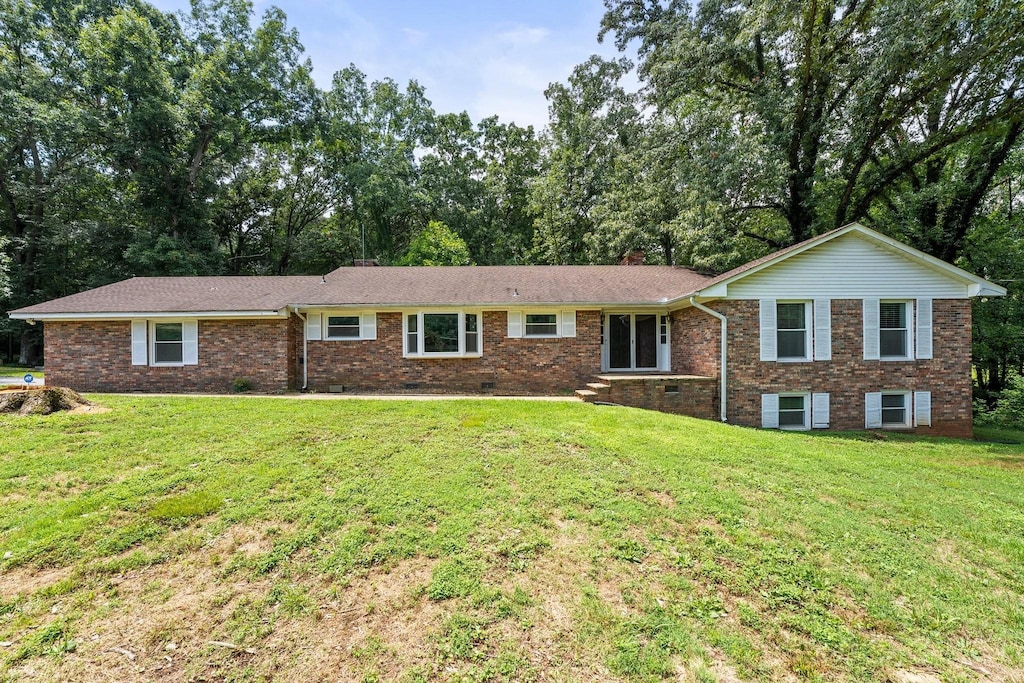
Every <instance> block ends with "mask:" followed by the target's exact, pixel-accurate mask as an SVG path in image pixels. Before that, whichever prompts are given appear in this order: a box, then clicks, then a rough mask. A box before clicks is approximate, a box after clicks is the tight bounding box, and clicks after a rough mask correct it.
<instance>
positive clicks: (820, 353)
mask: <svg viewBox="0 0 1024 683" xmlns="http://www.w3.org/2000/svg"><path fill="white" fill-rule="evenodd" d="M814 360H832V300H831V299H815V300H814ZM825 396H828V394H825Z"/></svg>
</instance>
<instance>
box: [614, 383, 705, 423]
mask: <svg viewBox="0 0 1024 683" xmlns="http://www.w3.org/2000/svg"><path fill="white" fill-rule="evenodd" d="M669 387H674V388H676V389H677V391H676V392H668V391H665V389H666V388H669ZM599 400H601V401H609V402H611V403H618V404H620V405H624V406H631V407H633V408H646V409H648V410H660V411H661V412H663V413H676V414H678V415H689V416H690V417H699V418H703V419H705V420H714V419H717V418H718V415H719V407H720V404H719V402H718V379H717V378H715V377H707V378H700V379H685V380H676V379H665V378H664V377H650V378H646V377H635V378H632V377H631V378H630V379H616V380H615V381H613V382H611V383H610V387H609V388H608V390H607V391H606V392H604V393H603V394H602V395H601V396H600V398H599Z"/></svg>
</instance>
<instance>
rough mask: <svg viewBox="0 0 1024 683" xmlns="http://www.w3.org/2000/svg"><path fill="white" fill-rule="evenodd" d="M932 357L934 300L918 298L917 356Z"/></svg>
mask: <svg viewBox="0 0 1024 683" xmlns="http://www.w3.org/2000/svg"><path fill="white" fill-rule="evenodd" d="M931 357H932V300H931V299H918V300H917V358H925V359H927V358H931Z"/></svg>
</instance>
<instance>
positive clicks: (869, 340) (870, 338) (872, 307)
mask: <svg viewBox="0 0 1024 683" xmlns="http://www.w3.org/2000/svg"><path fill="white" fill-rule="evenodd" d="M878 325H879V322H878V299H864V360H878V359H879V356H880V350H879V344H878ZM879 419H881V418H879Z"/></svg>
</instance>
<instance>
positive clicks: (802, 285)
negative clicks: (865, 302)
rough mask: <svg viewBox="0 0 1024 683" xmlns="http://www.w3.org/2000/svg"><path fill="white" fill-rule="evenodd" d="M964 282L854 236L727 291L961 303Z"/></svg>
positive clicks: (752, 295) (751, 295) (736, 295)
mask: <svg viewBox="0 0 1024 683" xmlns="http://www.w3.org/2000/svg"><path fill="white" fill-rule="evenodd" d="M967 295H968V283H967V282H964V281H961V280H958V279H957V278H955V277H953V276H951V275H947V274H944V273H941V272H939V271H937V270H934V269H932V268H929V267H928V266H925V265H924V264H922V263H920V262H918V261H915V260H913V259H911V258H910V257H908V256H905V255H903V254H898V253H896V252H893V251H890V250H889V249H886V248H883V247H882V246H880V245H878V244H877V243H875V242H869V241H868V239H867V238H865V237H863V236H859V235H857V234H848V235H843V236H841V237H837V238H835V239H834V240H832V241H830V242H826V243H825V244H822V245H820V246H817V247H815V248H813V249H809V250H807V251H806V252H804V253H801V254H797V255H796V256H792V257H790V258H788V259H786V260H785V261H783V262H781V263H778V264H775V265H772V266H770V267H768V268H765V269H764V270H762V271H760V272H757V273H754V274H752V275H748V276H747V277H744V278H743V279H741V280H738V281H736V282H734V283H732V284H730V285H729V286H728V296H729V298H731V299H761V298H763V297H766V296H770V297H773V298H776V299H801V298H814V299H819V298H830V299H864V298H876V297H877V298H883V297H892V298H908V299H910V298H916V297H929V298H932V299H963V298H966V297H967Z"/></svg>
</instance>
